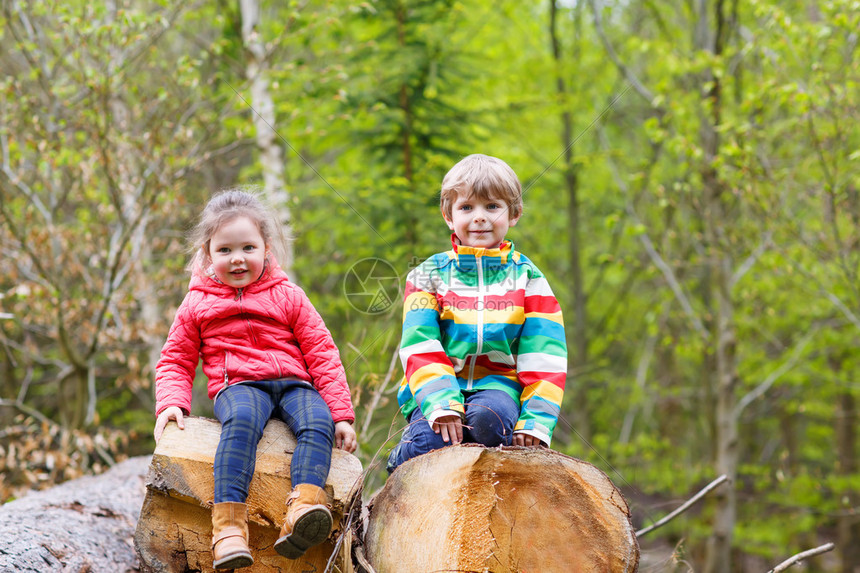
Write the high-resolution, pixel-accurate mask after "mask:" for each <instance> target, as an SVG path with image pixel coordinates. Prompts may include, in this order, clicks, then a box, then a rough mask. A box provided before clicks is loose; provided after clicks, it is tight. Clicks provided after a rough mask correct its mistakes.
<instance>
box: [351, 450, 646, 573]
mask: <svg viewBox="0 0 860 573" xmlns="http://www.w3.org/2000/svg"><path fill="white" fill-rule="evenodd" d="M360 529H361V530H363V533H364V535H363V546H362V547H360V548H359V551H360V553H361V554H362V555H363V557H364V558H365V559H366V561H367V563H368V564H369V565H370V566H371V567H372V568H373V569H374V570H375V572H376V573H388V572H396V573H410V572H415V573H426V572H427V571H577V572H578V573H588V572H590V571H600V572H607V571H612V572H622V571H623V572H631V571H636V570H637V568H638V563H639V546H638V543H637V541H636V535H635V532H634V530H633V527H632V524H631V522H630V513H629V509H628V507H627V502H626V501H625V500H624V497H623V496H622V495H621V492H619V491H618V489H616V488H615V486H614V485H612V482H610V481H609V479H608V478H607V477H606V475H605V474H603V473H602V472H601V471H600V470H598V469H597V468H595V467H594V466H592V465H591V464H588V463H586V462H583V461H580V460H577V459H574V458H571V457H568V456H565V455H563V454H560V453H558V452H555V451H552V450H548V449H544V448H484V447H482V446H475V445H464V446H451V447H447V448H442V449H441V450H436V451H433V452H430V453H428V454H425V455H423V456H419V457H417V458H414V459H412V460H410V461H408V462H407V463H405V464H403V465H402V466H400V467H399V468H398V469H397V470H396V471H395V472H394V473H393V474H392V475H391V476H390V477H389V478H388V481H387V482H386V484H385V487H384V488H383V489H382V490H381V491H380V492H379V493H378V494H377V495H376V496H374V498H373V499H372V500H371V502H370V504H369V506H368V511H367V512H366V515H365V517H364V519H363V521H362V522H361V524H360ZM360 534H361V533H359V536H360ZM360 562H361V561H359V563H360Z"/></svg>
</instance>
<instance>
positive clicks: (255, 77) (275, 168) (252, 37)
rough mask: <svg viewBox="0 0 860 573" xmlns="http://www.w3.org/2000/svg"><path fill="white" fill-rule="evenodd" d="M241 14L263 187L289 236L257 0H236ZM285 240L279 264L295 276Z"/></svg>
mask: <svg viewBox="0 0 860 573" xmlns="http://www.w3.org/2000/svg"><path fill="white" fill-rule="evenodd" d="M239 9H240V11H241V14H242V43H243V44H244V46H245V53H246V56H247V66H246V68H245V74H246V76H247V78H248V80H249V81H250V82H251V105H252V106H253V110H252V111H251V117H252V118H253V120H254V129H255V131H256V138H257V148H258V149H259V150H260V166H261V167H262V169H263V189H264V191H265V194H266V197H267V198H268V200H269V202H270V203H272V205H274V206H275V207H276V208H277V210H278V219H279V220H280V223H281V226H282V227H283V230H284V234H285V235H286V236H287V237H288V238H291V236H292V220H291V215H290V200H291V198H290V194H289V192H288V191H287V186H286V183H285V181H284V163H285V162H284V153H283V149H282V148H281V146H280V145H279V143H278V139H279V135H278V131H277V123H276V121H275V103H274V101H273V100H272V94H271V91H270V90H269V80H268V75H267V73H266V72H267V70H268V63H267V61H266V57H267V54H266V46H265V44H264V43H263V39H262V38H261V36H260V32H259V26H260V1H259V0H239ZM290 245H291V243H290V242H289V241H288V242H287V245H285V248H286V252H285V253H283V255H282V258H283V259H284V260H281V261H279V262H280V263H281V268H283V269H284V271H286V273H287V274H288V275H289V276H290V278H292V279H293V280H295V276H294V274H293V273H294V271H293V261H294V254H293V249H292V247H291V246H290Z"/></svg>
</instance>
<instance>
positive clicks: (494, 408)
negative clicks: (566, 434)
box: [388, 154, 567, 472]
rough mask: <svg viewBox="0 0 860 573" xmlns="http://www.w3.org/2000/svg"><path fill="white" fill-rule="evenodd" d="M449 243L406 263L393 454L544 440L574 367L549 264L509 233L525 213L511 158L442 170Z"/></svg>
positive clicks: (476, 159) (402, 456)
mask: <svg viewBox="0 0 860 573" xmlns="http://www.w3.org/2000/svg"><path fill="white" fill-rule="evenodd" d="M441 209H442V217H443V218H444V219H445V222H446V223H447V224H448V228H450V229H451V231H452V232H453V233H452V235H451V242H452V245H453V248H452V250H450V251H447V252H444V253H439V254H436V255H434V256H432V257H430V258H429V259H427V260H426V261H424V262H423V263H422V264H421V265H419V266H418V267H417V268H415V269H413V270H412V272H410V273H409V276H408V277H407V279H406V292H405V296H404V309H403V335H402V338H401V342H400V359H401V362H402V364H403V370H404V372H405V373H406V376H405V378H404V380H403V382H402V383H401V385H400V390H399V392H398V394H397V399H398V402H399V403H400V405H401V407H402V412H403V414H404V416H406V419H407V420H408V421H409V426H408V427H407V428H406V430H405V431H404V433H403V437H402V439H401V441H400V443H399V444H397V446H396V447H395V448H394V450H392V452H391V454H390V455H389V458H388V471H389V472H392V471H394V469H395V468H396V467H397V466H399V465H400V464H402V463H403V462H405V461H406V460H408V459H411V458H414V457H415V456H418V455H421V454H424V453H427V452H429V451H431V450H435V449H438V448H442V447H444V446H447V445H452V444H459V443H461V442H475V443H479V444H483V445H485V446H490V447H494V446H499V445H518V446H538V445H541V444H543V445H545V446H549V444H550V440H551V439H552V432H553V429H554V428H555V425H556V422H557V421H558V414H559V407H560V406H561V399H562V395H563V394H564V382H565V377H566V374H567V346H566V343H565V338H564V326H563V322H562V317H561V309H560V308H559V306H558V301H557V300H556V299H555V296H553V294H552V290H551V289H550V287H549V285H548V284H547V281H546V279H545V278H544V276H543V274H542V273H541V272H540V270H538V268H537V267H536V266H535V265H534V263H532V262H531V261H530V260H529V259H528V258H526V257H525V255H523V254H521V253H519V252H517V251H515V250H514V245H513V243H511V242H510V241H506V240H505V235H506V234H507V232H508V229H509V228H510V227H513V226H514V225H516V224H517V221H519V219H520V216H521V215H522V209H523V201H522V187H521V185H520V182H519V179H518V178H517V175H516V173H514V171H513V169H511V168H510V167H509V166H508V164H507V163H505V162H504V161H502V160H501V159H497V158H495V157H489V156H487V155H480V154H476V155H470V156H468V157H466V158H464V159H463V160H462V161H460V162H459V163H457V164H456V165H455V166H454V167H453V168H452V169H451V170H450V171H449V172H448V174H447V175H445V178H444V179H443V181H442V194H441Z"/></svg>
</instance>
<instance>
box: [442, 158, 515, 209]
mask: <svg viewBox="0 0 860 573" xmlns="http://www.w3.org/2000/svg"><path fill="white" fill-rule="evenodd" d="M461 194H462V195H464V196H466V197H470V196H475V197H477V198H478V199H480V200H487V199H498V200H500V201H504V202H505V203H507V205H508V218H509V219H515V218H517V217H519V216H520V215H522V213H523V188H522V185H520V180H519V178H518V177H517V174H516V173H514V170H513V169H511V167H510V165H508V164H507V163H505V162H504V161H502V160H501V159H499V158H497V157H492V156H490V155H483V154H480V153H475V154H473V155H468V156H466V157H464V158H463V159H461V160H460V161H459V162H458V163H457V164H456V165H455V166H454V167H452V168H451V170H450V171H448V173H447V174H446V175H445V178H444V179H442V192H441V201H440V207H441V208H442V213H444V214H445V217H447V218H448V219H450V218H451V209H452V206H453V205H454V202H455V201H456V200H457V197H459V196H460V195H461Z"/></svg>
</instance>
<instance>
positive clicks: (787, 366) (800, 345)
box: [735, 326, 818, 416]
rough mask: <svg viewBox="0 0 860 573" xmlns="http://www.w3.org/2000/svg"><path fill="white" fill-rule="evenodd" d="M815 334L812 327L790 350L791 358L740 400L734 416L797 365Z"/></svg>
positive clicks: (815, 328)
mask: <svg viewBox="0 0 860 573" xmlns="http://www.w3.org/2000/svg"><path fill="white" fill-rule="evenodd" d="M816 332H818V327H817V326H813V327H812V329H810V331H809V332H807V333H806V335H805V336H804V337H803V338H801V339H800V340H798V341H797V344H795V345H794V350H792V352H791V356H789V357H788V360H786V361H785V362H783V363H782V365H781V366H780V367H779V368H777V369H776V370H774V371H773V372H771V373H770V375H769V376H768V377H767V378H765V379H764V380H763V381H762V383H761V384H759V385H758V386H756V387H755V388H754V389H753V390H751V391H750V392H749V393H747V394H746V395H745V396H744V397H743V398H741V399H740V401H739V402H738V406H737V408H735V416H740V414H741V412H743V411H744V408H746V407H747V406H749V405H750V404H751V403H752V402H753V401H755V400H756V399H757V398H759V397H761V396H762V395H763V394H764V393H765V392H767V391H768V390H769V389H770V387H771V386H773V385H774V383H775V382H776V381H777V380H778V379H779V378H780V377H781V376H782V375H783V374H785V373H786V372H788V371H789V370H791V369H792V368H794V365H795V364H797V361H798V360H799V359H800V353H801V352H802V351H803V349H804V348H806V345H807V344H809V341H810V340H812V337H813V336H815V333H816Z"/></svg>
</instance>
